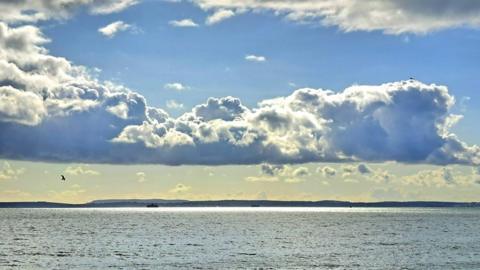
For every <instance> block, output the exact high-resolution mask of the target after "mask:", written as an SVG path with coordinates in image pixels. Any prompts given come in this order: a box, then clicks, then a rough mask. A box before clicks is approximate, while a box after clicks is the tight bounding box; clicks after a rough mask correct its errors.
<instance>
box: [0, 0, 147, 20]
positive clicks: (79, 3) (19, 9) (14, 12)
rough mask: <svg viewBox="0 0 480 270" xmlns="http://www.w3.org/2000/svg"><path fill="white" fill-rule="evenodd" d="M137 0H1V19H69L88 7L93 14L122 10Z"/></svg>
mask: <svg viewBox="0 0 480 270" xmlns="http://www.w3.org/2000/svg"><path fill="white" fill-rule="evenodd" d="M138 2H139V1H137V0H21V1H0V21H4V22H9V23H18V22H37V21H44V20H50V19H67V18H69V17H70V16H71V15H72V14H73V13H75V12H76V11H78V10H81V9H84V8H86V10H87V11H88V12H89V13H92V14H110V13H115V12H120V11H122V10H124V9H127V8H128V7H131V6H133V5H135V4H137V3H138Z"/></svg>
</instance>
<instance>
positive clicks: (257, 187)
mask: <svg viewBox="0 0 480 270" xmlns="http://www.w3.org/2000/svg"><path fill="white" fill-rule="evenodd" d="M61 174H64V175H65V176H66V178H67V181H65V182H63V181H61V180H60V175H61ZM479 179H480V175H478V172H477V170H476V168H474V167H470V166H460V165H450V166H446V167H444V166H433V165H406V164H400V163H393V162H387V163H308V164H301V165H283V166H275V165H269V164H263V165H251V166H249V165H231V166H165V165H105V164H75V163H73V164H68V163H43V162H26V161H12V160H0V201H55V202H69V203H82V202H88V201H91V200H95V199H112V198H118V199H119V198H125V199H126V198H159V199H189V200H217V199H270V200H350V201H382V200H442V201H479V200H480V195H479V191H480V185H479V184H477V183H476V182H477V181H478V180H479Z"/></svg>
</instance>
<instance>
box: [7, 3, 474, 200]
mask: <svg viewBox="0 0 480 270" xmlns="http://www.w3.org/2000/svg"><path fill="white" fill-rule="evenodd" d="M479 14H480V3H479V2H478V1H474V0H460V1H454V0H442V1H433V0H426V1H413V0H412V1H410V0H407V1H393V0H392V1H379V0H367V1H355V0H349V1H333V0H302V1H290V0H272V1H260V0H244V1H232V0H190V1H186V0H184V1H181V0H170V1H160V0H157V1H155V0H143V1H141V0H118V1H113V0H22V1H0V201H31V200H46V201H58V202H72V203H79V202H86V201H90V200H95V199H110V198H172V199H173V198H175V199H191V200H209V199H272V200H330V199H335V200H351V201H384V200H400V201H405V200H448V201H480V195H478V194H480V193H479V191H480V167H479V165H480V147H479V146H478V145H480V141H479V139H478V138H479V135H480V127H479V126H478V124H477V119H478V117H479V116H480V109H479V108H480V93H479V91H478V87H479V86H480V81H479V80H478V74H479V71H480V65H479V64H478V62H479V60H480V51H479V50H478V48H480V31H479V29H480V15H479ZM61 174H63V175H65V176H66V178H67V181H65V182H63V181H60V175H61Z"/></svg>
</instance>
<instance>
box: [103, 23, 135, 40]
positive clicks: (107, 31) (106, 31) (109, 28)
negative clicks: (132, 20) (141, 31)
mask: <svg viewBox="0 0 480 270" xmlns="http://www.w3.org/2000/svg"><path fill="white" fill-rule="evenodd" d="M131 29H134V27H133V26H132V25H130V24H127V23H124V22H123V21H116V22H113V23H111V24H108V25H106V26H104V27H101V28H99V29H98V32H100V33H101V34H102V35H104V36H106V37H108V38H113V37H114V36H115V35H116V34H117V33H120V32H124V31H127V30H131Z"/></svg>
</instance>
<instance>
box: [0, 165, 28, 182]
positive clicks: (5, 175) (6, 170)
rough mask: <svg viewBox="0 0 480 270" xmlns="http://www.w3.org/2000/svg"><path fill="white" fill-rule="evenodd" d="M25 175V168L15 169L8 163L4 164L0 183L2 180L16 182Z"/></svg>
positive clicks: (0, 174) (0, 171) (0, 172)
mask: <svg viewBox="0 0 480 270" xmlns="http://www.w3.org/2000/svg"><path fill="white" fill-rule="evenodd" d="M24 173H25V168H18V169H16V168H14V167H13V166H12V165H10V163H8V162H7V161H5V162H3V168H2V169H1V170H0V181H1V180H12V179H13V180H15V179H18V177H19V176H20V175H22V174H24Z"/></svg>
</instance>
